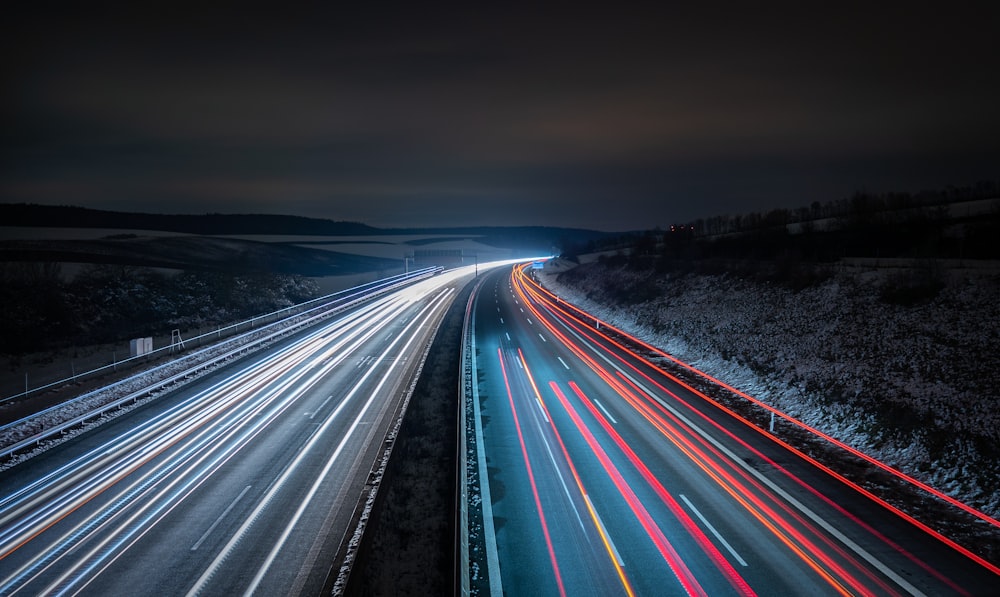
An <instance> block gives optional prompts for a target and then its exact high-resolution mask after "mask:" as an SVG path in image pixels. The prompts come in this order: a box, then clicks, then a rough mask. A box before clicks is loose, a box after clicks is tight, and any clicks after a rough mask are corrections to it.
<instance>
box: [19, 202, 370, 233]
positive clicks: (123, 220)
mask: <svg viewBox="0 0 1000 597" xmlns="http://www.w3.org/2000/svg"><path fill="white" fill-rule="evenodd" d="M0 222H3V224H4V225H5V226H29V227H51V228H118V229H131V230H162V231H166V232H183V233H187V234H219V235H227V234H294V235H324V236H354V235H364V234H378V233H380V231H379V230H378V229H377V228H372V227H371V226H366V225H364V224H361V223H358V222H335V221H333V220H322V219H317V218H304V217H300V216H279V215H266V214H201V215H169V214H144V213H128V212H119V211H104V210H99V209H89V208H86V207H73V206H68V205H30V204H25V203H9V204H0Z"/></svg>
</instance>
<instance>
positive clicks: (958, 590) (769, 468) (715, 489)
mask: <svg viewBox="0 0 1000 597" xmlns="http://www.w3.org/2000/svg"><path fill="white" fill-rule="evenodd" d="M480 295H481V296H479V297H478V298H477V303H476V313H475V315H476V317H475V320H474V322H475V337H476V343H477V346H478V347H479V358H478V364H479V368H480V372H479V373H478V375H479V377H480V385H479V400H480V402H481V404H482V407H481V410H482V418H483V422H482V426H483V431H482V433H483V437H484V444H485V448H486V454H487V462H488V464H489V471H488V472H489V482H490V487H491V488H493V487H499V488H500V489H499V491H493V495H492V508H493V512H494V515H495V516H497V517H498V520H499V522H498V524H497V525H496V526H497V528H498V530H497V532H496V542H497V551H498V554H499V568H500V572H501V575H502V581H503V589H504V591H505V592H507V593H509V594H520V593H521V592H522V591H523V590H526V589H528V588H530V587H544V588H545V590H543V591H542V592H543V593H546V594H560V592H561V591H560V587H563V588H565V587H566V586H568V585H570V584H571V583H573V582H574V581H575V579H576V578H578V577H579V578H582V579H584V580H583V581H582V582H581V584H580V585H578V586H582V587H584V588H587V587H589V590H585V591H583V592H584V593H592V594H607V593H622V592H624V593H630V592H632V591H634V592H635V593H636V594H664V593H666V594H671V593H676V594H682V593H688V594H711V595H716V594H754V593H756V594H803V593H815V594H833V595H835V594H874V595H897V594H911V595H921V594H925V595H938V594H989V592H990V591H993V590H995V589H994V588H995V587H996V586H997V583H998V581H1000V577H998V576H997V569H996V567H995V565H992V564H990V563H989V562H984V561H982V560H977V559H976V558H975V556H974V555H973V554H969V553H968V552H963V550H962V549H956V548H955V546H953V545H949V544H948V540H947V539H946V538H943V537H940V536H936V535H935V534H934V533H928V532H927V529H925V528H921V526H920V525H919V524H914V523H913V521H911V520H908V519H907V517H906V516H905V515H900V514H899V513H898V512H896V511H895V510H894V509H892V508H891V507H887V506H888V505H887V504H885V503H884V502H880V501H879V500H872V499H871V498H872V496H870V495H866V494H865V492H864V491H858V490H857V489H856V488H855V487H852V486H851V485H850V484H848V483H844V482H843V480H842V479H841V478H839V477H838V476H837V475H835V474H831V471H829V470H826V469H824V468H823V467H822V466H819V465H818V463H815V461H812V460H811V459H810V458H808V457H806V456H805V455H803V454H799V453H797V452H796V451H794V450H789V449H788V448H787V447H786V446H784V445H783V444H782V443H781V442H778V441H775V439H774V437H773V436H772V437H768V434H766V433H760V432H759V431H758V430H756V429H755V428H753V429H751V426H749V425H747V424H746V423H745V422H744V421H742V420H741V419H739V417H736V416H733V415H731V414H729V413H727V412H725V411H724V409H721V408H720V407H719V406H718V405H717V404H716V403H715V402H714V401H712V400H710V399H707V397H705V396H704V395H700V393H699V392H698V391H696V390H693V389H692V388H689V387H686V386H684V385H683V384H679V383H677V380H674V379H671V378H670V376H669V375H666V374H665V373H664V372H663V371H662V370H660V369H659V368H658V367H656V366H654V365H653V364H651V363H649V362H647V361H645V360H644V359H641V358H637V357H636V356H634V355H632V354H631V352H630V351H628V350H625V349H624V348H623V347H621V346H615V344H614V342H613V341H612V339H610V338H606V337H603V336H602V335H600V334H599V333H598V330H597V329H595V326H594V325H593V323H592V322H586V321H576V320H573V319H572V318H570V317H568V316H567V315H564V314H560V313H559V308H560V304H559V302H558V301H556V300H554V299H552V298H551V297H548V296H545V295H544V294H543V293H542V292H541V291H540V289H537V288H533V286H532V284H531V282H530V279H528V277H527V276H525V275H524V274H522V273H518V274H515V275H513V276H510V275H508V276H501V275H499V274H497V275H494V276H492V277H491V279H490V281H489V283H488V284H485V285H484V288H483V290H482V291H481V293H480ZM491 350H496V351H498V358H496V359H495V360H494V361H493V362H491V360H490V359H488V358H487V357H488V355H489V352H490V351H491ZM514 355H516V357H515V356H514ZM498 379H507V380H508V381H507V382H506V385H507V386H509V387H510V393H509V397H508V399H507V404H505V403H504V400H501V399H499V398H502V397H503V396H504V391H505V390H506V387H503V386H501V384H500V382H498ZM511 379H513V380H514V381H510V380H511ZM532 379H533V380H535V381H534V383H533V382H532V381H531V380H532ZM514 417H517V418H518V419H520V420H521V421H522V424H521V432H522V433H523V432H524V430H526V429H527V430H530V431H531V433H528V434H524V435H525V437H526V438H531V437H535V438H543V439H528V440H526V441H525V442H524V445H525V448H524V450H523V451H522V453H520V454H519V453H518V450H515V449H512V447H511V445H510V444H511V443H512V439H511V438H514V437H517V433H516V431H517V429H516V427H517V424H516V423H515V424H513V425H512V420H513V419H514ZM525 420H528V421H530V422H531V424H530V425H525V424H524V423H523V421H525ZM544 438H550V439H549V440H548V441H546V440H545V439H544ZM556 442H558V445H559V446H560V447H561V448H562V449H561V450H557V451H553V450H551V449H550V447H549V446H550V445H556ZM533 446H534V447H533ZM553 454H554V455H555V456H556V457H557V462H554V463H552V464H551V465H549V468H548V469H545V468H540V467H543V466H546V465H545V463H546V460H551V459H552V455H553ZM558 460H561V463H560V462H558ZM529 465H530V466H532V467H533V468H534V469H535V471H536V472H535V473H534V475H533V476H534V483H532V482H531V481H532V480H531V478H526V473H525V471H526V469H527V467H528V466H529ZM560 468H563V469H567V470H573V471H575V472H574V475H576V476H575V481H576V488H575V493H576V494H577V495H581V496H584V497H583V500H584V503H586V504H593V505H596V506H597V510H598V511H599V512H600V516H599V517H586V516H584V517H579V516H578V509H573V508H568V507H565V506H564V507H559V506H558V503H559V502H558V496H559V495H560V494H563V495H564V494H565V493H566V489H565V487H564V485H565V484H564V483H553V482H551V481H548V480H543V481H539V477H542V478H543V479H544V477H545V475H539V474H538V472H537V471H538V470H542V471H545V470H549V471H550V473H549V474H550V475H551V476H553V477H555V476H556V475H555V474H553V473H552V472H551V471H555V470H559V469H560ZM562 477H564V475H560V478H562ZM534 491H537V492H538V494H537V496H533V495H532V494H533V493H534ZM548 491H552V492H553V494H552V495H547V492H548ZM549 504H552V506H549ZM514 516H519V517H520V518H517V519H516V520H514V519H513V517H514ZM581 521H582V522H583V523H584V524H583V528H582V530H581V531H580V532H582V533H583V535H582V537H581V535H580V534H579V533H576V534H567V535H565V536H564V535H562V534H560V533H556V532H547V531H546V527H547V528H548V529H560V528H571V527H573V525H574V524H575V525H576V528H580V523H581ZM543 522H544V524H542V523H543ZM564 543H566V544H572V545H573V546H579V545H580V544H583V543H586V544H589V545H602V544H603V545H605V546H613V549H611V548H608V549H605V550H604V553H603V554H601V553H600V552H599V551H596V550H595V551H593V552H592V553H591V554H589V555H586V556H584V555H581V554H579V553H574V552H573V551H572V550H570V549H568V545H565V544H564ZM599 555H600V556H603V558H602V557H598V556H599ZM970 556H971V557H970ZM619 561H620V562H621V565H620V566H616V565H614V564H615V563H617V562H619ZM543 562H545V563H546V564H545V565H543ZM609 562H610V563H611V565H609ZM595 576H597V577H600V578H603V579H604V580H603V581H595V580H594V579H593V577H595ZM612 581H616V582H617V587H616V588H615V584H616V583H615V582H612ZM572 594H577V593H572Z"/></svg>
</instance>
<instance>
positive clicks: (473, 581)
mask: <svg viewBox="0 0 1000 597" xmlns="http://www.w3.org/2000/svg"><path fill="white" fill-rule="evenodd" d="M485 281H486V279H485V278H483V279H481V280H480V281H479V282H478V283H477V284H476V287H475V288H473V290H472V294H471V295H470V296H469V302H468V305H467V306H466V310H465V322H464V324H463V328H462V356H461V359H462V366H461V375H460V377H459V381H458V383H459V387H458V391H459V401H458V403H459V413H458V431H457V433H458V448H457V451H458V454H457V461H458V466H457V467H456V477H457V478H456V486H457V491H456V492H455V493H456V500H457V502H458V503H457V504H456V505H455V512H456V516H457V518H458V520H456V524H455V583H454V584H455V589H454V590H455V594H456V595H460V596H461V597H467V596H478V595H503V588H502V586H501V583H500V569H499V564H498V563H497V561H496V557H495V555H496V554H495V552H496V545H495V544H494V545H492V547H491V544H490V536H491V535H492V534H493V524H492V516H493V514H492V508H491V507H490V503H489V500H490V499H491V498H490V496H489V482H488V479H487V478H486V475H487V474H488V473H487V470H486V464H485V462H486V458H485V454H484V453H483V452H482V450H483V449H484V447H483V445H482V429H481V428H480V426H479V418H480V417H479V382H478V380H477V379H476V376H477V373H476V339H475V328H474V325H473V323H472V313H473V311H474V310H475V305H476V302H477V301H478V300H479V299H478V297H479V288H480V286H481V285H482V284H483V282H485ZM470 503H471V506H470Z"/></svg>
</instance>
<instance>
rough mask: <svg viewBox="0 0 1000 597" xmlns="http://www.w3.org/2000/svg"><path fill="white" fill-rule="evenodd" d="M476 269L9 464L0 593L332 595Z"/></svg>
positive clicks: (1, 512)
mask: <svg viewBox="0 0 1000 597" xmlns="http://www.w3.org/2000/svg"><path fill="white" fill-rule="evenodd" d="M465 269H468V270H470V271H464V270H463V271H460V272H452V273H445V274H442V275H440V276H437V277H434V278H432V279H429V280H426V281H424V282H421V283H418V284H416V285H414V286H411V287H408V288H406V289H403V290H402V291H399V292H395V293H392V294H390V295H386V296H384V297H381V298H379V299H376V300H374V301H373V302H371V303H369V304H367V305H365V306H363V307H360V308H358V309H356V310H353V311H351V312H350V313H347V314H344V315H343V316H339V317H338V318H337V319H336V320H334V321H332V322H330V323H327V324H324V325H323V326H321V327H319V328H316V329H314V330H313V331H311V332H309V333H307V334H303V335H300V336H298V337H296V338H295V339H294V340H290V341H287V342H284V343H282V344H281V345H280V346H277V347H275V348H274V349H273V350H270V351H268V352H267V353H265V354H258V355H255V356H253V357H251V358H249V359H245V360H243V361H241V362H239V363H237V364H235V365H233V366H231V367H228V368H225V369H223V370H219V371H217V372H215V373H214V374H213V375H211V376H207V377H206V378H204V379H201V380H199V381H197V382H195V383H192V384H191V385H189V386H186V387H184V388H182V389H181V390H178V391H175V392H172V393H171V394H170V395H165V396H163V397H160V398H159V399H158V400H156V401H154V402H153V403H152V404H150V405H149V406H146V407H142V408H139V409H136V410H135V411H132V412H129V413H127V414H125V415H123V416H122V417H120V418H119V419H117V420H115V421H112V422H111V423H108V424H106V425H103V426H100V427H98V428H97V429H95V430H93V431H90V432H87V433H85V434H82V435H81V436H80V437H78V438H74V439H73V440H69V441H67V442H65V443H64V444H61V445H59V446H57V447H55V448H53V449H52V450H50V451H48V452H45V453H43V454H42V455H39V456H37V457H35V458H32V459H30V460H28V461H26V462H25V463H22V464H20V465H18V466H16V467H13V468H11V469H8V470H7V471H4V472H3V473H0V480H2V482H3V487H4V492H3V497H0V563H2V567H0V594H4V595H8V594H11V595H15V594H16V595H28V594H30V595H34V594H100V595H108V594H135V593H156V594H177V595H181V594H185V593H189V594H209V595H232V594H237V593H243V594H252V593H254V592H256V593H258V594H302V593H317V592H319V590H320V589H321V588H322V586H323V583H324V582H325V580H326V577H327V573H328V572H329V569H330V566H331V565H332V564H333V558H334V555H335V554H336V552H337V549H338V547H339V546H340V543H341V541H342V539H343V537H344V535H345V533H346V532H347V530H348V527H347V525H348V523H349V522H350V519H351V517H352V515H353V514H354V510H355V507H356V505H357V503H358V498H359V496H360V495H362V492H363V491H364V490H365V487H366V484H367V482H368V477H369V472H370V470H371V468H372V465H373V463H375V462H376V460H377V458H378V457H380V455H381V452H382V447H383V446H382V439H383V438H384V437H385V433H386V430H387V427H388V425H389V424H390V423H391V421H393V420H394V419H395V416H396V413H397V412H398V409H399V407H400V404H401V399H402V397H403V394H404V393H405V390H406V389H407V388H409V387H410V382H411V379H412V377H413V375H414V374H415V373H416V370H417V368H418V365H419V362H420V360H421V359H422V357H423V355H424V354H425V351H426V349H427V347H429V344H430V341H431V339H432V337H433V334H434V332H435V330H436V328H437V325H438V323H439V321H440V318H441V317H442V316H443V314H444V312H445V311H446V309H447V307H448V305H449V304H450V302H451V300H452V298H453V297H454V295H455V289H456V288H458V287H459V286H460V285H462V284H465V283H466V282H467V281H468V280H469V279H470V278H471V274H472V272H471V268H465Z"/></svg>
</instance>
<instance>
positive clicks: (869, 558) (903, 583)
mask: <svg viewBox="0 0 1000 597" xmlns="http://www.w3.org/2000/svg"><path fill="white" fill-rule="evenodd" d="M563 325H564V327H566V329H567V331H569V332H570V333H571V334H573V335H574V336H576V337H577V339H579V340H580V342H581V343H582V344H583V345H585V346H587V347H588V349H589V350H590V351H591V352H592V353H593V354H595V355H597V356H599V357H600V358H601V359H602V360H604V362H606V363H608V364H609V365H611V367H612V368H613V369H614V370H615V371H618V372H619V373H621V374H622V375H623V376H624V377H626V378H627V379H628V380H629V381H631V382H632V383H634V384H635V385H636V387H638V388H639V389H641V390H642V391H643V392H645V393H646V394H647V395H648V396H650V397H652V398H653V399H654V400H656V401H657V402H659V403H660V405H662V406H663V407H664V408H666V409H668V410H670V412H672V413H673V414H674V415H675V416H677V417H678V418H679V419H681V420H682V421H683V422H684V423H685V424H686V425H688V426H689V427H690V428H691V429H692V430H694V431H695V432H696V433H697V434H698V435H700V436H702V437H703V438H705V439H706V440H707V441H708V442H709V443H711V444H712V445H714V446H715V447H716V448H718V449H719V450H720V451H722V452H723V453H725V454H726V456H728V457H729V458H730V459H731V460H732V461H733V462H735V463H736V464H737V465H739V466H740V467H741V468H743V469H744V470H746V471H747V472H749V473H750V474H751V475H753V476H754V477H757V479H759V480H760V481H761V482H762V483H764V484H765V485H767V486H768V487H769V488H770V489H771V490H772V491H774V492H775V493H777V494H778V495H779V496H781V497H782V498H783V499H784V500H785V501H787V502H788V503H789V504H791V505H792V506H794V507H795V508H796V509H797V510H799V511H800V512H802V513H803V514H805V515H806V516H807V517H809V518H810V519H811V520H812V521H813V522H815V523H816V524H818V525H819V526H821V527H823V529H824V530H825V531H826V532H828V533H830V534H831V535H833V536H834V537H836V538H837V540H839V541H840V542H841V543H843V544H844V545H845V546H847V547H848V548H849V549H850V550H851V551H853V552H854V553H856V554H858V555H859V556H861V558H862V559H864V560H865V561H866V562H868V563H869V564H871V565H872V567H874V568H875V569H876V570H878V571H879V572H881V573H882V574H884V575H885V576H887V577H888V578H889V579H890V580H892V581H893V582H894V583H896V584H897V585H899V586H900V587H901V588H902V589H903V590H905V591H906V592H908V593H910V594H911V595H914V596H915V597H926V594H925V593H923V592H922V591H920V589H918V588H917V587H915V586H913V585H912V584H910V583H909V582H908V581H907V580H906V579H904V578H903V577H902V576H900V575H899V574H897V573H896V572H895V571H894V570H892V569H891V568H889V566H887V565H886V564H885V563H884V562H882V561H881V560H879V559H878V558H876V557H875V556H873V555H872V554H871V553H869V552H868V551H867V550H866V549H865V548H863V547H861V546H860V545H858V544H857V543H855V542H854V541H853V540H851V539H850V538H849V537H847V536H846V535H844V533H841V532H840V530H838V529H837V528H836V527H834V526H833V525H832V524H830V523H829V522H827V521H826V520H825V519H824V518H823V517H821V516H820V515H819V514H816V513H815V512H813V511H812V510H811V509H810V508H809V507H807V506H806V505H805V504H803V503H802V502H800V501H798V500H797V499H795V498H794V497H792V496H791V495H790V494H789V493H788V492H787V491H785V490H783V489H782V488H781V487H779V486H778V485H777V484H776V483H775V482H774V481H772V480H771V479H769V478H767V476H765V475H764V473H762V472H760V471H758V470H757V469H755V468H753V467H752V466H750V465H749V464H747V463H746V462H744V461H743V459H742V458H740V457H738V456H737V455H736V454H734V453H733V451H732V450H730V449H729V448H727V447H726V446H724V445H723V444H722V443H721V442H720V441H719V440H717V439H715V438H714V437H712V436H711V435H710V434H709V433H708V432H707V431H705V430H704V429H702V428H701V427H699V426H697V425H695V424H694V422H693V421H691V419H689V418H688V417H686V416H684V414H683V413H681V412H680V411H679V410H677V409H676V408H674V407H673V406H671V405H670V404H668V403H667V402H666V401H665V400H663V399H662V398H660V397H659V396H657V395H656V394H654V393H653V392H652V391H650V390H649V388H647V387H645V386H644V385H643V384H641V383H640V382H639V381H638V380H636V379H635V378H633V377H632V376H631V375H629V374H628V373H627V372H626V371H623V370H622V369H621V368H619V367H618V365H617V364H616V363H614V362H613V361H612V360H611V359H610V358H608V357H607V356H606V355H605V354H604V351H603V349H602V350H597V349H596V348H595V347H594V346H593V344H592V343H591V342H589V341H587V340H585V339H584V338H582V337H580V335H579V334H577V333H576V332H575V331H574V330H572V329H570V328H569V326H566V325H565V324H563Z"/></svg>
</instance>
